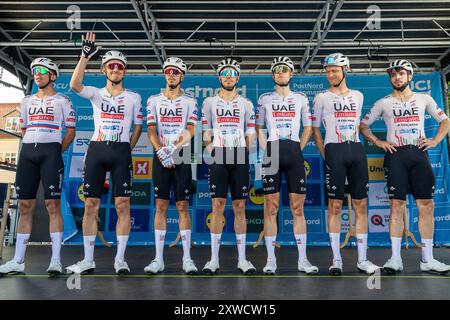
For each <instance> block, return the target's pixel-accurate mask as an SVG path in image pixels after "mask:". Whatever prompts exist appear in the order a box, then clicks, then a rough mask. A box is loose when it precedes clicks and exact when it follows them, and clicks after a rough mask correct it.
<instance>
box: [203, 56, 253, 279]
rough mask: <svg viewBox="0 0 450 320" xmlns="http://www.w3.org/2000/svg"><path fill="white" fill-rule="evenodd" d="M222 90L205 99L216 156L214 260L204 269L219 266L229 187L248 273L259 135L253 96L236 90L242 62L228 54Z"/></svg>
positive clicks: (208, 139)
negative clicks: (253, 161)
mask: <svg viewBox="0 0 450 320" xmlns="http://www.w3.org/2000/svg"><path fill="white" fill-rule="evenodd" d="M217 73H218V75H219V81H220V86H221V88H220V90H219V92H218V94H217V95H216V96H214V97H208V98H206V99H205V101H204V102H203V107H202V124H203V131H204V140H205V144H206V150H207V152H209V153H210V154H211V156H212V158H213V163H211V164H210V165H209V190H210V194H211V198H212V214H211V223H210V230H211V260H210V261H208V262H207V263H206V264H205V266H204V267H203V272H205V273H208V274H215V273H216V272H217V270H218V269H219V248H220V238H221V236H222V229H223V224H222V221H223V219H224V210H225V205H226V202H227V193H228V187H229V188H230V191H231V200H232V206H233V212H234V231H235V233H236V244H237V247H238V265H237V268H238V270H239V271H241V272H242V273H244V274H248V273H253V272H255V271H256V269H255V267H254V266H253V265H252V263H251V262H250V261H248V260H247V259H246V255H245V245H246V233H247V220H246V218H245V200H246V198H247V196H248V189H249V182H250V181H249V180H250V177H249V175H250V172H249V170H250V167H249V156H248V155H249V152H248V149H249V147H250V145H251V144H252V141H254V136H255V112H254V109H253V104H252V103H251V101H250V100H248V99H246V98H244V97H242V96H240V95H239V94H238V93H237V91H236V85H237V83H238V81H239V74H240V66H239V64H238V63H237V61H236V60H234V59H232V58H226V59H224V60H222V61H221V62H220V64H219V66H218V68H217Z"/></svg>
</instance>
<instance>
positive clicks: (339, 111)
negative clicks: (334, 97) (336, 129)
mask: <svg viewBox="0 0 450 320" xmlns="http://www.w3.org/2000/svg"><path fill="white" fill-rule="evenodd" d="M334 116H335V117H336V118H355V117H356V104H355V103H350V105H346V104H341V103H339V102H335V103H334Z"/></svg>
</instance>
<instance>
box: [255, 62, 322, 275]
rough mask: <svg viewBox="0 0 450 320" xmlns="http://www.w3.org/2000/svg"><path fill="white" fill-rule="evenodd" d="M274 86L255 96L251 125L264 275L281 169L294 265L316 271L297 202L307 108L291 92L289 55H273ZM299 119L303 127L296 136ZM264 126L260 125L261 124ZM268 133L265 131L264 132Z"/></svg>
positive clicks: (272, 267) (270, 267) (268, 270)
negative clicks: (258, 169)
mask: <svg viewBox="0 0 450 320" xmlns="http://www.w3.org/2000/svg"><path fill="white" fill-rule="evenodd" d="M271 71H272V78H273V80H274V82H275V91H273V92H268V93H265V94H263V95H261V96H260V97H259V100H258V108H257V112H256V113H257V117H256V128H257V132H258V138H259V145H260V148H261V149H263V150H265V152H264V159H263V164H262V181H263V189H264V236H265V241H266V248H267V263H266V266H265V267H264V269H263V272H264V273H265V274H271V275H273V274H275V272H276V269H277V263H276V257H275V251H274V248H275V239H276V236H277V232H278V230H277V215H278V208H279V203H280V188H281V181H282V173H283V172H284V173H285V177H286V183H287V188H288V192H289V202H290V207H291V212H292V216H293V220H294V236H295V240H296V242H297V248H298V253H299V258H298V263H297V268H298V270H299V271H301V272H305V273H307V274H313V273H317V272H318V271H319V269H318V268H317V267H316V266H313V265H312V264H311V263H310V262H309V261H308V258H307V256H306V220H305V216H304V210H303V206H304V203H305V196H306V175H305V165H304V158H303V153H302V150H303V148H304V147H305V146H306V144H307V142H308V140H309V138H310V137H311V113H310V111H309V103H308V97H307V96H306V95H305V94H303V93H301V92H294V91H291V90H290V88H289V83H290V81H291V79H292V76H293V73H294V63H293V62H292V60H291V59H290V58H289V57H277V58H275V59H274V60H273V62H272V65H271ZM301 124H303V132H302V133H301V136H300V131H301V130H300V129H301ZM264 125H265V126H266V129H264ZM267 133H268V136H267Z"/></svg>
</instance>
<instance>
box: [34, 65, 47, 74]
mask: <svg viewBox="0 0 450 320" xmlns="http://www.w3.org/2000/svg"><path fill="white" fill-rule="evenodd" d="M31 71H32V72H33V75H36V74H38V73H39V74H46V73H47V72H50V70H48V69H47V68H45V67H39V66H38V67H34V68H33V69H32V70H31Z"/></svg>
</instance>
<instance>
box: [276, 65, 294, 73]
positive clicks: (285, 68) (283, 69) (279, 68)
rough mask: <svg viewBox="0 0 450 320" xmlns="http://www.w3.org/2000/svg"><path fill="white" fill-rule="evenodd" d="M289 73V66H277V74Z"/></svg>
mask: <svg viewBox="0 0 450 320" xmlns="http://www.w3.org/2000/svg"><path fill="white" fill-rule="evenodd" d="M288 71H290V69H289V67H288V66H284V65H283V66H277V67H275V69H274V72H275V73H284V72H288Z"/></svg>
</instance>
